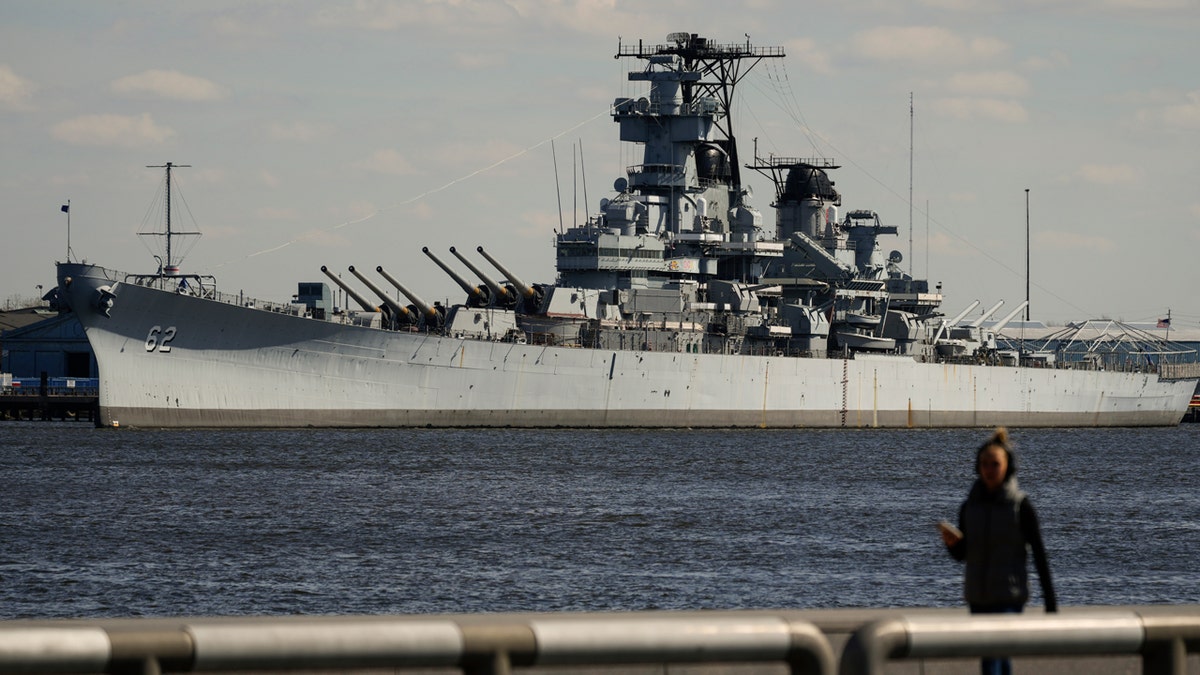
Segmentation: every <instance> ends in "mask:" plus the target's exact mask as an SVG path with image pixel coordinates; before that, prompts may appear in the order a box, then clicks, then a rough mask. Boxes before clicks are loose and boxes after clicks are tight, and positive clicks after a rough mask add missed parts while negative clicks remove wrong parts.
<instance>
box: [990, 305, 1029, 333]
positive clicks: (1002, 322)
mask: <svg viewBox="0 0 1200 675" xmlns="http://www.w3.org/2000/svg"><path fill="white" fill-rule="evenodd" d="M1028 304H1029V301H1028V300H1022V301H1021V304H1019V305H1017V308H1016V309H1014V310H1013V311H1011V312H1009V313H1008V315H1007V316H1005V317H1004V318H1003V319H1000V320H999V321H997V322H996V325H995V326H992V330H993V331H994V332H996V333H999V332H1000V331H1002V330H1004V327H1005V326H1007V325H1008V322H1009V321H1012V320H1013V319H1015V318H1017V315H1018V314H1020V313H1021V310H1023V309H1025V305H1028Z"/></svg>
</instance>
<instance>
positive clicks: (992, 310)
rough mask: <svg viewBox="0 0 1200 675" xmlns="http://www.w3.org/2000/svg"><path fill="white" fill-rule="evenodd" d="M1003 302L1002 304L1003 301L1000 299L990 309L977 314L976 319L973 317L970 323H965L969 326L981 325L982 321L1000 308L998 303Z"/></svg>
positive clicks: (977, 326)
mask: <svg viewBox="0 0 1200 675" xmlns="http://www.w3.org/2000/svg"><path fill="white" fill-rule="evenodd" d="M1003 304H1004V301H1003V300H1000V301H999V302H997V303H996V304H994V305H992V308H991V309H989V310H988V311H986V312H984V313H983V314H981V315H979V318H978V319H975V320H974V321H972V322H971V323H969V324H967V325H969V326H970V327H971V328H979V327H980V326H982V325H983V322H984V321H987V320H988V319H989V318H991V316H992V315H993V314H995V313H996V310H998V309H1000V305H1003Z"/></svg>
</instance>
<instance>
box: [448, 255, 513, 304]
mask: <svg viewBox="0 0 1200 675" xmlns="http://www.w3.org/2000/svg"><path fill="white" fill-rule="evenodd" d="M450 253H452V254H454V257H455V258H458V259H459V260H460V261H462V264H464V265H466V266H467V269H469V270H471V271H472V272H474V273H475V276H477V277H479V278H480V279H481V280H482V281H483V283H484V285H486V286H487V287H488V288H489V289H491V291H492V297H493V298H495V299H496V301H497V302H508V303H511V302H516V298H515V297H513V293H512V292H511V291H509V290H508V289H507V288H505V287H503V286H501V285H500V284H498V283H496V280H495V279H492V278H491V277H489V276H488V275H486V274H484V273H483V271H482V270H480V269H479V268H478V267H476V266H475V265H473V264H471V261H470V260H467V259H466V258H464V257H463V255H462V254H461V253H459V252H458V250H456V249H455V248H454V247H453V246H451V247H450Z"/></svg>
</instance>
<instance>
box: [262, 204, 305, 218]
mask: <svg viewBox="0 0 1200 675" xmlns="http://www.w3.org/2000/svg"><path fill="white" fill-rule="evenodd" d="M254 215H255V216H257V217H258V219H259V220H299V219H300V211H299V210H298V209H294V208H279V207H271V206H264V207H261V208H259V209H256V210H255V211H254Z"/></svg>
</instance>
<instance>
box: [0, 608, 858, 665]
mask: <svg viewBox="0 0 1200 675" xmlns="http://www.w3.org/2000/svg"><path fill="white" fill-rule="evenodd" d="M766 661H773V662H786V663H788V664H789V665H790V670H791V672H793V673H797V674H800V673H813V674H817V675H830V674H832V673H833V672H834V671H835V663H836V661H835V659H834V656H833V652H832V650H831V648H830V646H829V642H828V640H827V639H826V638H825V636H824V635H823V634H822V633H821V632H820V631H819V630H818V629H817V628H816V627H815V626H814V625H813V624H811V623H809V622H807V621H791V620H788V619H785V618H783V617H781V616H777V615H771V614H767V613H761V614H741V615H729V614H724V613H713V614H712V615H711V616H703V615H697V614H687V615H679V616H671V615H668V614H661V613H658V614H653V615H639V614H636V613H626V614H604V615H575V616H564V617H562V618H556V617H555V616H554V615H545V616H543V617H538V618H533V619H526V620H516V619H513V618H511V617H507V618H506V617H505V616H504V615H475V616H466V615H464V616H462V617H457V618H453V619H432V620H429V619H421V618H417V617H403V618H402V617H391V618H388V617H361V618H354V619H338V618H325V619H320V618H312V619H311V620H286V619H285V620H274V621H273V620H271V619H269V618H262V619H258V620H253V621H248V620H237V619H230V620H213V619H209V620H203V621H196V622H183V623H181V624H180V625H177V626H174V627H166V625H165V624H164V623H163V621H162V620H158V621H157V622H155V623H154V624H152V625H147V626H138V625H136V624H135V625H132V626H129V625H125V626H120V627H98V626H87V627H85V626H78V627H76V626H58V625H55V626H15V625H5V624H3V623H0V672H3V673H138V674H140V675H157V674H158V673H161V672H184V671H262V670H300V669H313V668H325V669H337V670H339V671H344V670H346V669H353V668H435V667H442V668H459V669H461V670H462V671H463V672H465V673H472V674H473V673H481V674H485V673H486V674H493V673H494V674H504V673H510V672H512V668H513V667H514V666H540V665H556V666H562V665H596V664H606V665H620V664H644V663H720V662H740V663H745V662H766Z"/></svg>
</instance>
